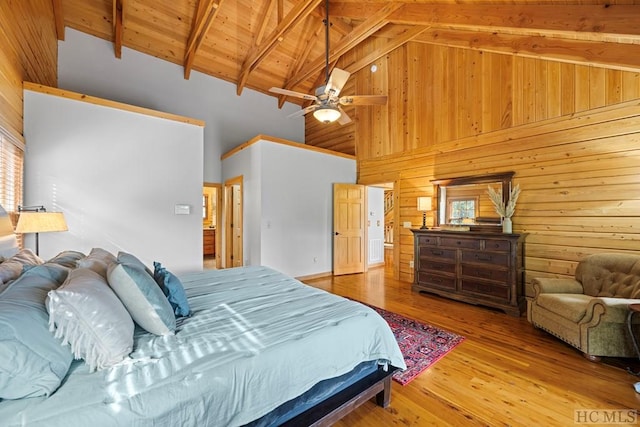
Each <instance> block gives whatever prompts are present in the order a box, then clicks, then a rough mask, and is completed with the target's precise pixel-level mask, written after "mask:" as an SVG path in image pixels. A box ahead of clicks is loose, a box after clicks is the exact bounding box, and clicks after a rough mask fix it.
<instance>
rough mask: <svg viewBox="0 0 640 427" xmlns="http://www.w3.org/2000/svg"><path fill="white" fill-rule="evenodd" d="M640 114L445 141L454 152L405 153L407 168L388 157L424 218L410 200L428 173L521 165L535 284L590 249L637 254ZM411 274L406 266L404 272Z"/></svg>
mask: <svg viewBox="0 0 640 427" xmlns="http://www.w3.org/2000/svg"><path fill="white" fill-rule="evenodd" d="M616 115H617V116H618V118H617V119H616ZM639 118H640V106H639V105H638V103H637V102H631V103H626V104H621V105H615V106H612V107H606V108H601V109H598V110H597V111H594V110H591V111H590V112H589V113H586V114H582V115H578V116H576V117H574V118H566V117H565V118H553V119H550V120H547V121H545V122H544V123H542V124H540V123H535V124H530V125H526V126H523V127H519V128H514V129H511V130H509V131H506V132H505V131H503V132H496V133H494V134H491V135H480V136H477V137H476V138H475V139H480V140H482V139H487V140H490V141H493V142H492V143H491V147H493V148H492V149H491V150H487V148H486V145H485V144H482V143H480V144H479V145H478V147H477V148H467V149H463V150H456V149H455V145H453V144H444V145H442V144H441V145H440V147H439V148H440V149H442V148H443V147H450V151H445V152H439V154H438V156H437V158H436V157H433V156H432V155H429V154H427V153H426V152H425V154H423V155H416V154H414V153H405V154H404V155H403V156H402V158H403V159H404V166H403V162H402V160H401V159H394V160H393V161H390V160H389V159H387V160H386V162H385V163H392V164H394V165H395V167H396V168H397V170H400V171H401V177H400V182H401V188H402V189H403V194H402V195H401V200H404V198H405V193H406V192H409V193H408V194H410V197H409V199H407V200H408V201H407V208H408V210H407V211H402V212H401V215H404V217H402V218H401V221H404V220H408V219H413V218H416V215H415V214H416V212H415V207H413V206H409V203H412V202H410V200H412V199H414V198H415V197H416V191H419V190H416V189H417V188H418V186H419V185H420V183H421V182H424V179H425V178H427V179H432V178H433V176H437V177H442V176H443V175H441V174H445V175H444V176H451V175H449V174H450V173H452V172H454V171H455V169H456V168H458V169H459V164H465V165H467V166H470V165H472V166H473V169H472V170H470V169H469V168H468V167H467V168H465V169H466V170H465V173H474V172H479V171H491V170H493V169H495V170H507V169H510V170H516V176H515V177H514V179H515V180H516V182H518V183H520V185H521V188H523V192H522V194H521V197H520V201H519V204H518V207H517V210H516V215H515V216H514V226H515V227H516V231H524V232H527V233H529V236H528V237H527V244H529V243H531V244H532V245H534V246H533V249H532V250H533V252H529V251H527V260H526V268H527V281H528V282H530V279H531V278H532V277H536V276H539V275H549V276H561V275H567V276H570V275H571V274H573V269H574V268H575V265H576V264H577V261H579V259H581V258H582V257H584V255H585V254H588V253H594V252H602V251H607V250H614V251H629V250H635V251H637V250H638V249H637V240H638V234H637V233H636V231H635V230H637V228H638V225H639V224H638V217H637V216H634V215H633V212H634V211H636V212H637V208H638V207H640V200H639V199H640V178H639V177H638V176H639V174H638V173H637V172H638V167H637V165H638V164H639V162H638V160H639V159H640V157H639V156H640V151H639V150H636V147H638V146H640V143H639V142H640V139H638V138H640V135H639V132H640V128H639V127H638V121H639ZM500 138H502V142H499V139H500ZM467 139H468V140H471V139H472V138H467ZM496 141H497V142H496ZM460 145H462V146H467V147H468V144H460ZM436 160H437V162H438V165H434V162H435V161H436ZM370 163H371V164H376V163H378V161H377V160H373V161H371V162H362V164H361V171H362V172H363V174H367V169H368V166H369V164H370ZM456 163H457V165H456ZM434 166H436V167H435V168H434ZM421 168H423V170H424V172H423V175H422V176H420V170H421ZM621 168H622V169H621ZM434 169H435V170H436V171H435V172H434ZM411 189H413V190H411ZM604 193H606V195H605V196H603V194H604ZM402 236H404V234H401V240H400V241H401V244H402V242H404V241H405V240H403V239H402ZM634 240H635V242H634ZM406 244H407V245H409V246H410V245H411V244H412V243H411V242H410V241H409V242H407V243H406ZM409 246H408V247H403V248H402V249H401V257H400V258H401V259H400V262H401V263H403V262H404V261H403V255H402V254H405V253H406V254H410V251H411V248H410V247H409ZM546 250H548V255H545V251H546ZM410 260H411V258H409V259H408V261H410ZM408 261H407V262H408ZM410 274H411V271H410V269H408V268H407V266H406V265H401V277H409V276H410ZM403 280H404V279H403Z"/></svg>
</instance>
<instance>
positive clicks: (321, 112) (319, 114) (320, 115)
mask: <svg viewBox="0 0 640 427" xmlns="http://www.w3.org/2000/svg"><path fill="white" fill-rule="evenodd" d="M341 115H342V113H340V110H338V109H337V108H334V107H321V108H318V109H317V110H316V111H314V112H313V117H315V118H316V119H318V120H319V121H321V122H323V123H331V122H335V121H336V120H338V119H339V118H340V116H341Z"/></svg>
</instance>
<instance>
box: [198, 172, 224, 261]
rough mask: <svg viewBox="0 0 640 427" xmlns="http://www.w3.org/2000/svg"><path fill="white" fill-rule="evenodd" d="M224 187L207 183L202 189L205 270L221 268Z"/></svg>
mask: <svg viewBox="0 0 640 427" xmlns="http://www.w3.org/2000/svg"><path fill="white" fill-rule="evenodd" d="M221 209H222V186H221V185H220V184H214V183H207V182H205V183H204V185H203V187H202V257H203V259H202V263H203V268H205V269H214V268H220V267H221V266H220V261H221V257H220V255H221V251H220V241H221V237H222V236H221V235H220V232H219V230H220V225H221V220H222V216H221V212H222V210H221Z"/></svg>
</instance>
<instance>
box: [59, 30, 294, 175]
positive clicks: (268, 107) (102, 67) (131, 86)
mask: <svg viewBox="0 0 640 427" xmlns="http://www.w3.org/2000/svg"><path fill="white" fill-rule="evenodd" d="M58 86H59V87H60V88H61V89H68V90H72V91H74V92H81V93H86V94H88V95H93V96H97V97H100V98H105V99H111V100H114V101H120V102H124V103H127V104H132V105H138V106H141V107H147V108H151V109H154V110H158V111H166V112H169V113H174V114H179V115H182V116H187V117H193V118H197V119H200V120H204V121H205V122H206V127H205V131H204V180H205V181H207V182H221V161H220V156H221V155H222V154H224V153H226V152H227V151H230V150H231V149H232V148H234V147H235V146H237V145H239V144H241V143H243V142H246V141H248V140H250V139H251V138H253V137H255V136H256V135H259V134H264V135H272V136H277V137H280V138H284V139H288V140H291V141H298V142H303V141H304V118H303V117H298V118H294V119H290V118H287V117H286V116H287V115H289V114H291V113H293V112H295V111H297V110H299V109H300V107H299V106H298V105H295V104H291V103H285V105H284V107H283V108H282V109H278V100H277V98H276V97H273V96H268V95H265V94H262V93H260V92H257V91H254V90H251V89H246V88H245V89H244V90H243V92H242V96H237V95H236V86H235V85H234V84H231V83H229V82H226V81H224V80H220V79H216V78H213V77H210V76H207V75H205V74H202V73H199V72H197V71H192V72H191V77H190V79H189V80H185V79H184V71H183V68H182V67H181V66H179V65H176V64H173V63H170V62H168V61H164V60H161V59H158V58H155V57H152V56H149V55H146V54H143V53H140V52H137V51H134V50H131V49H128V48H124V47H123V48H122V59H117V58H116V57H115V56H114V53H113V43H111V42H108V41H105V40H102V39H99V38H97V37H93V36H90V35H87V34H83V33H81V32H79V31H76V30H73V29H71V28H67V29H66V32H65V41H61V42H58Z"/></svg>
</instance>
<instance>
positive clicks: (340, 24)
mask: <svg viewBox="0 0 640 427" xmlns="http://www.w3.org/2000/svg"><path fill="white" fill-rule="evenodd" d="M326 14H327V13H326V11H325V7H324V5H320V7H319V8H318V9H316V10H315V11H314V12H313V16H315V17H317V18H318V19H319V20H320V21H324V18H325V16H326ZM332 15H333V14H332ZM329 18H332V17H329ZM330 20H331V28H332V29H334V30H335V31H337V32H338V33H339V34H340V35H342V36H346V35H347V34H349V33H350V32H351V31H353V26H351V25H349V24H347V23H346V22H344V21H343V20H342V19H330Z"/></svg>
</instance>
